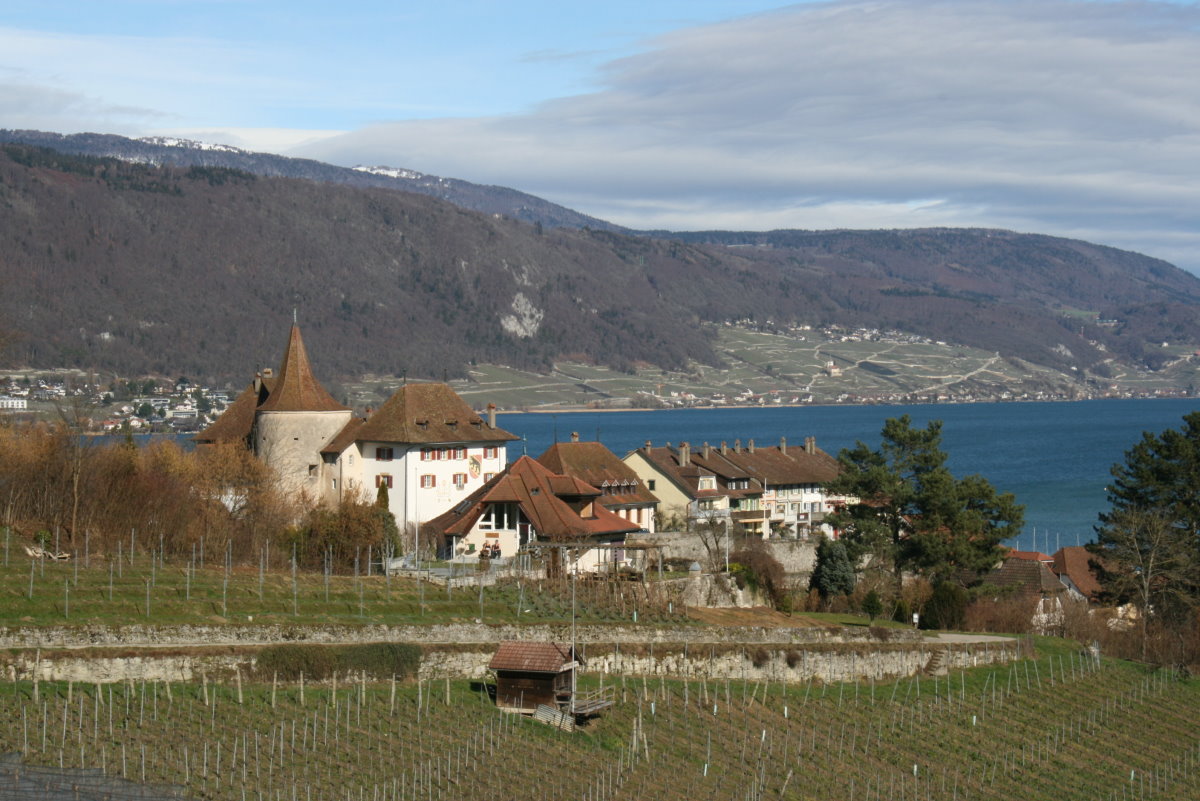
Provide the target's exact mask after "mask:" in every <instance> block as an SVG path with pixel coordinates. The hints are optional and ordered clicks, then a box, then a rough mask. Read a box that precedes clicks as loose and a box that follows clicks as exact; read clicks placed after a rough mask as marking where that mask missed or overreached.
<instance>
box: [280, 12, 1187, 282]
mask: <svg viewBox="0 0 1200 801" xmlns="http://www.w3.org/2000/svg"><path fill="white" fill-rule="evenodd" d="M1195 75H1200V10H1198V9H1196V8H1195V7H1192V6H1179V5H1171V4H1166V3H1157V2H1121V3H1108V2H1081V1H1080V0H1036V2H1032V1H1030V0H978V1H977V2H971V3H962V2H957V1H952V0H912V1H905V2H895V1H891V0H880V1H879V2H831V3H820V4H812V5H802V6H794V7H790V8H786V9H782V10H779V11H776V12H771V13H766V14H759V15H755V16H751V17H747V18H743V19H738V20H733V21H730V22H725V23H721V24H714V25H707V26H703V27H695V28H689V29H684V30H679V31H676V32H674V33H671V34H668V35H665V36H662V37H660V38H658V39H656V40H654V41H652V42H650V43H649V44H648V46H647V48H646V50H645V51H644V52H641V53H639V54H637V55H633V56H629V57H626V58H622V59H619V60H615V61H612V62H610V63H608V64H607V65H605V67H604V68H603V69H602V71H601V73H600V74H599V75H598V76H597V79H598V83H599V85H601V86H602V88H601V89H600V90H599V91H596V92H593V93H589V94H583V95H578V96H574V97H564V98H560V99H556V100H553V101H550V102H546V103H543V104H542V105H540V106H539V107H537V108H536V109H535V110H534V111H532V112H530V113H525V114H516V115H510V116H494V117H486V118H466V119H436V120H420V121H405V122H391V123H382V124H378V125H373V126H370V127H366V128H363V129H361V130H358V131H354V132H352V133H348V134H345V135H343V136H339V137H331V138H328V139H324V140H321V141H319V142H317V143H315V144H312V145H310V146H307V147H305V148H303V149H302V152H303V154H304V155H308V156H313V157H317V158H324V159H328V160H332V161H335V162H339V163H345V164H351V163H371V164H392V165H394V166H406V167H411V168H414V169H418V170H422V171H425V172H431V173H437V174H441V175H450V176H455V177H462V178H466V179H468V180H472V181H478V182H483V183H498V184H504V185H508V186H515V187H517V188H520V189H523V190H526V191H530V192H533V193H535V194H539V195H543V196H545V197H548V198H550V199H553V200H555V201H557V202H561V203H564V204H565V205H568V206H572V207H574V208H578V209H579V210H581V211H585V212H587V213H590V214H595V215H597V216H600V217H604V218H606V219H610V220H613V221H615V222H619V223H622V224H625V225H629V226H632V227H638V228H657V227H667V228H676V229H697V228H709V227H724V228H754V229H761V228H770V227H794V228H818V227H830V226H837V227H899V226H917V225H942V224H949V225H987V226H993V225H994V226H1003V227H1010V228H1016V229H1019V230H1030V231H1041V232H1046V233H1058V234H1064V235H1079V234H1080V233H1083V232H1088V233H1090V234H1095V235H1094V236H1091V237H1090V238H1093V239H1097V240H1099V241H1103V242H1105V243H1108V244H1114V245H1117V246H1124V247H1136V248H1138V249H1140V250H1143V251H1145V252H1149V253H1151V254H1154V255H1160V256H1164V257H1168V258H1174V259H1175V260H1177V261H1178V262H1180V263H1182V264H1183V265H1184V266H1188V267H1190V268H1193V269H1200V258H1198V257H1197V256H1195V255H1194V254H1195V253H1197V252H1200V250H1197V245H1200V233H1194V232H1197V231H1200V226H1197V225H1196V222H1197V219H1200V102H1197V101H1198V99H1200V98H1198V97H1197V91H1196V88H1195V81H1194V76H1195Z"/></svg>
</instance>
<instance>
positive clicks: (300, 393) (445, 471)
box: [195, 324, 517, 530]
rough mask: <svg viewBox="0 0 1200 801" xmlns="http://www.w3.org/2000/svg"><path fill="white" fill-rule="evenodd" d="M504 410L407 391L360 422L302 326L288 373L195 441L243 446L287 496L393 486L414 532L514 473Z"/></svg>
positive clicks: (333, 498) (325, 498) (443, 389)
mask: <svg viewBox="0 0 1200 801" xmlns="http://www.w3.org/2000/svg"><path fill="white" fill-rule="evenodd" d="M494 410H495V407H494V406H489V413H488V416H487V419H486V420H485V419H483V418H482V417H480V416H479V415H478V414H476V413H475V412H474V411H473V410H472V409H471V407H470V406H468V405H467V403H466V402H465V401H463V399H462V398H460V397H459V396H458V394H457V393H456V392H454V390H453V389H451V388H450V387H449V386H447V385H446V384H436V383H430V384H405V385H404V386H402V387H400V389H398V390H397V391H396V393H395V394H394V395H392V397H391V398H389V399H388V400H387V401H386V402H385V403H384V404H383V405H382V406H381V407H380V408H379V409H378V410H376V411H375V412H374V413H369V415H368V416H367V417H365V418H362V417H356V416H355V415H354V413H353V411H351V410H350V409H349V408H347V407H345V406H343V405H341V404H340V403H338V402H337V401H336V400H334V399H333V397H332V396H331V395H330V394H329V393H328V391H326V390H325V388H324V387H323V386H321V383H320V382H319V381H317V379H316V377H315V376H314V375H313V371H312V366H311V364H310V363H309V360H308V353H307V351H306V350H305V347H304V340H303V339H302V338H301V336H300V328H299V326H297V325H295V324H293V325H292V329H291V332H290V334H289V336H288V343H287V347H286V350H285V351H284V354H283V360H282V362H281V363H280V367H279V372H278V373H277V374H276V373H274V372H273V371H272V370H269V369H268V370H263V371H262V372H261V373H260V374H258V375H257V376H255V379H254V381H253V383H252V384H251V385H250V386H248V387H247V388H246V389H245V390H244V391H243V392H242V393H241V394H240V395H239V396H238V397H237V399H236V400H235V401H234V402H233V403H232V404H231V405H230V407H229V408H228V409H227V410H226V411H225V413H224V414H222V415H221V416H220V417H219V418H218V419H217V420H216V422H214V423H213V424H212V425H211V426H209V427H208V428H207V429H205V430H204V431H202V432H200V433H199V434H197V435H196V437H195V441H196V442H197V443H198V444H213V443H221V442H239V443H241V444H243V445H244V446H245V447H247V448H249V449H250V450H252V451H253V452H254V453H255V454H256V455H257V456H258V457H259V458H260V459H262V460H263V461H264V462H265V463H266V464H268V465H269V466H270V467H271V468H272V470H274V472H275V474H276V475H277V477H278V480H279V482H280V485H281V487H282V489H283V490H284V491H285V492H286V493H288V494H289V495H291V496H292V497H295V498H300V499H304V500H307V501H309V502H325V503H331V504H336V503H339V502H340V501H341V500H342V499H343V498H346V499H353V500H367V499H370V498H373V497H374V496H375V493H376V492H377V490H378V488H379V487H380V486H387V487H388V494H389V508H390V510H391V511H392V514H393V515H394V516H395V518H396V523H397V525H398V526H400V527H401V530H404V528H405V527H406V526H413V527H415V526H417V525H419V524H420V523H421V522H423V521H425V520H430V519H432V518H434V517H436V516H438V515H440V514H441V513H443V512H444V511H446V510H447V509H449V508H451V507H452V506H454V505H455V504H457V503H458V502H459V501H461V500H463V499H464V498H466V497H467V496H468V495H470V494H471V493H472V492H474V491H475V490H477V489H479V488H480V487H481V486H483V484H484V483H485V482H486V481H488V480H490V479H491V478H492V477H494V476H495V475H496V474H497V473H499V472H500V471H501V470H503V469H504V467H505V465H506V464H507V458H508V454H507V444H508V443H509V442H511V441H513V440H515V439H517V437H516V436H514V435H513V434H510V433H509V432H507V431H505V430H503V429H501V428H498V427H497V426H496V421H495V411H494ZM368 411H369V410H368Z"/></svg>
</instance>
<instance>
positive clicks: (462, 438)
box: [358, 384, 520, 443]
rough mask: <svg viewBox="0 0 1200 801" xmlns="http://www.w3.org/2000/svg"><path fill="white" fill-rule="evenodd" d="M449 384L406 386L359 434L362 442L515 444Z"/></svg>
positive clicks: (374, 415)
mask: <svg viewBox="0 0 1200 801" xmlns="http://www.w3.org/2000/svg"><path fill="white" fill-rule="evenodd" d="M516 439H520V438H519V437H517V436H516V435H514V434H510V433H509V432H507V431H505V430H504V429H502V428H492V427H491V426H489V425H488V424H487V421H486V420H484V419H483V418H481V417H480V416H479V415H477V414H475V412H474V411H473V410H472V409H471V407H470V406H468V405H467V402H466V401H464V400H463V399H462V398H460V397H459V396H458V393H457V392H455V391H454V390H453V389H451V388H450V387H449V386H448V385H446V384H405V385H404V386H402V387H400V389H398V390H396V392H395V393H394V394H393V395H392V397H390V398H388V399H387V401H386V402H385V403H384V404H383V405H382V406H380V407H379V409H377V410H376V411H375V413H374V414H372V415H371V417H370V418H369V419H368V420H367V424H366V425H365V426H363V427H362V429H361V430H360V431H359V433H358V441H360V442H366V441H370V442H412V443H433V442H511V441H513V440H516Z"/></svg>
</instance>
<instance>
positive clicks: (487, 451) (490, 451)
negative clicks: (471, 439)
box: [483, 445, 500, 459]
mask: <svg viewBox="0 0 1200 801" xmlns="http://www.w3.org/2000/svg"><path fill="white" fill-rule="evenodd" d="M483 458H484V459H498V458H500V449H499V448H497V447H496V446H494V445H489V446H487V447H485V448H484V449H483Z"/></svg>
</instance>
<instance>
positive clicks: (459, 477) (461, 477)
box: [453, 473, 467, 489]
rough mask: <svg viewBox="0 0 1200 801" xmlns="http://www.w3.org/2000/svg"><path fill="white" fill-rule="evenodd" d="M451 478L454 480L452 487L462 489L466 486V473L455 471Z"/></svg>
mask: <svg viewBox="0 0 1200 801" xmlns="http://www.w3.org/2000/svg"><path fill="white" fill-rule="evenodd" d="M453 480H454V488H455V489H462V488H463V487H465V486H467V474H466V473H455V474H454V479H453Z"/></svg>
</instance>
